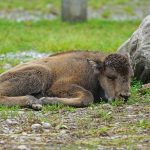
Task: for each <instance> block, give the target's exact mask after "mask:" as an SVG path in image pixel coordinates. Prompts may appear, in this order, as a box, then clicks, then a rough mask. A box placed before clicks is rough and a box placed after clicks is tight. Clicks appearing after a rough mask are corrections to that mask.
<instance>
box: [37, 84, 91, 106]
mask: <svg viewBox="0 0 150 150" xmlns="http://www.w3.org/2000/svg"><path fill="white" fill-rule="evenodd" d="M47 92H49V93H50V94H51V93H52V94H53V95H55V97H43V98H41V99H40V100H41V101H42V104H64V105H68V106H74V107H86V106H88V105H89V104H90V103H92V102H93V101H94V98H93V95H92V93H91V92H90V91H88V90H86V89H84V88H82V87H81V86H78V85H64V84H63V85H62V84H59V83H57V84H55V85H54V86H53V87H51V88H50V89H49V90H48V91H47Z"/></svg>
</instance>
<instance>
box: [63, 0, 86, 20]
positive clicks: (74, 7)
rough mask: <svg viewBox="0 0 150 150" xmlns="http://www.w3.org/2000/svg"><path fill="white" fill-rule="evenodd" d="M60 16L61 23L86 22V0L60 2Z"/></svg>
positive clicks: (64, 0)
mask: <svg viewBox="0 0 150 150" xmlns="http://www.w3.org/2000/svg"><path fill="white" fill-rule="evenodd" d="M61 15H62V20H63V21H69V22H78V21H86V20H87V0H62V4H61Z"/></svg>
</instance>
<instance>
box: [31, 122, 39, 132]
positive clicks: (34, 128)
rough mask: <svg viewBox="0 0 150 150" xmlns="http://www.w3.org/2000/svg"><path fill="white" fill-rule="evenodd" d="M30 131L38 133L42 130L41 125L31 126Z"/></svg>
mask: <svg viewBox="0 0 150 150" xmlns="http://www.w3.org/2000/svg"><path fill="white" fill-rule="evenodd" d="M31 129H32V131H40V130H41V129H42V125H41V124H38V123H37V124H32V126H31Z"/></svg>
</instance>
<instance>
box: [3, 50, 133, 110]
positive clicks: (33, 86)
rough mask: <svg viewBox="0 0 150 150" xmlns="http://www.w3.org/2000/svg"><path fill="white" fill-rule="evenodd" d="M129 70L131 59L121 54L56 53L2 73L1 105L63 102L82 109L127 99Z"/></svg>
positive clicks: (33, 104)
mask: <svg viewBox="0 0 150 150" xmlns="http://www.w3.org/2000/svg"><path fill="white" fill-rule="evenodd" d="M130 70H131V67H130V64H129V60H128V58H126V57H125V56H123V55H120V54H111V55H108V56H107V55H106V54H102V53H99V52H88V51H86V52H85V51H84V52H82V51H73V52H65V53H59V54H55V55H52V56H50V57H46V58H43V59H40V60H36V61H32V62H29V63H26V64H22V65H18V66H16V67H15V68H13V69H10V70H9V71H7V72H5V73H3V74H1V75H0V95H1V97H0V104H4V105H20V106H28V105H29V106H32V107H34V106H36V105H35V104H55V103H63V104H66V105H70V106H76V107H83V106H87V105H89V103H92V102H93V101H94V100H99V99H102V98H104V99H115V98H118V97H119V96H120V95H121V96H124V97H125V96H126V97H127V96H129V94H128V93H129V88H130V76H131V71H130ZM35 109H36V108H35Z"/></svg>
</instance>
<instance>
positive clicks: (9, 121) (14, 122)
mask: <svg viewBox="0 0 150 150" xmlns="http://www.w3.org/2000/svg"><path fill="white" fill-rule="evenodd" d="M6 124H8V125H17V124H18V122H17V121H16V120H14V119H7V120H6Z"/></svg>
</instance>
